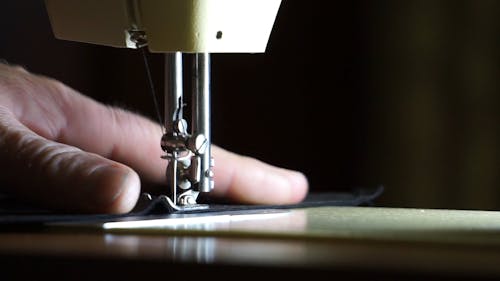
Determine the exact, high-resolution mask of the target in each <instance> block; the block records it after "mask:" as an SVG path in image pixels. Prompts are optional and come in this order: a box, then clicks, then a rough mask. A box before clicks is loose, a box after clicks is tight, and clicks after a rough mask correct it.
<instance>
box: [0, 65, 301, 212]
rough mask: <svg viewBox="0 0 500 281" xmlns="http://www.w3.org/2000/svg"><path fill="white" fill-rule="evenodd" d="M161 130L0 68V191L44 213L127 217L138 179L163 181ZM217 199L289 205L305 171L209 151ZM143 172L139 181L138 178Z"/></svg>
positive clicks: (24, 74) (136, 117) (17, 70)
mask: <svg viewBox="0 0 500 281" xmlns="http://www.w3.org/2000/svg"><path fill="white" fill-rule="evenodd" d="M160 138H161V129H160V126H159V125H158V124H156V123H154V122H152V121H151V120H149V119H147V118H145V117H142V116H140V115H137V114H134V113H132V112H129V111H126V110H123V109H120V108H116V107H112V106H107V105H103V104H100V103H98V102H97V101H95V100H92V99H90V98H89V97H86V96H84V95H82V94H80V93H78V92H76V91H74V90H73V89H71V88H70V87H68V86H66V85H64V84H62V83H61V82H58V81H56V80H53V79H50V78H47V77H44V76H40V75H35V74H32V73H29V72H28V71H26V70H25V69H23V68H20V67H14V66H8V65H5V64H1V63H0V169H1V171H2V173H1V175H0V192H1V193H8V194H12V195H14V196H17V197H20V198H23V199H24V200H27V201H29V202H32V203H35V204H37V205H39V206H43V207H46V208H50V209H54V210H60V211H67V212H80V213H126V212H128V211H130V210H131V209H132V208H133V207H134V206H135V204H136V202H137V200H138V197H139V194H140V193H141V192H145V191H147V190H141V179H142V180H144V181H147V182H152V183H157V184H161V183H164V182H165V183H166V179H165V169H166V165H167V161H166V160H163V159H161V158H160V156H161V155H162V154H163V151H162V150H161V148H160ZM212 153H213V157H214V160H215V163H216V165H215V167H214V174H215V179H214V180H215V185H216V186H215V189H214V190H213V191H212V193H211V194H213V195H214V196H216V197H223V198H227V199H229V200H232V201H234V202H238V203H248V204H289V203H297V202H299V201H301V200H302V199H303V198H304V197H305V195H306V193H307V190H308V184H307V179H306V178H305V176H304V175H303V174H302V173H299V172H295V171H290V170H286V169H283V168H278V167H274V166H271V165H268V164H266V163H263V162H261V161H259V160H256V159H253V158H250V157H246V156H241V155H237V154H234V153H231V152H229V151H226V150H224V149H222V148H219V147H217V146H213V147H212ZM139 175H140V177H141V178H140V177H139Z"/></svg>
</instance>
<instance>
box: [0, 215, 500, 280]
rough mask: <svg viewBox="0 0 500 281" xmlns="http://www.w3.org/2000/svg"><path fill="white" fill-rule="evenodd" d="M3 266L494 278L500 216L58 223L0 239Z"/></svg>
mask: <svg viewBox="0 0 500 281" xmlns="http://www.w3.org/2000/svg"><path fill="white" fill-rule="evenodd" d="M141 223H142V225H141ZM0 265H1V269H2V272H3V274H4V275H5V274H6V275H17V276H18V277H19V276H21V277H28V276H30V280H34V279H31V277H33V276H37V279H40V278H41V277H42V276H47V277H52V278H54V277H57V276H66V277H70V279H71V280H83V279H85V280H88V279H90V278H92V279H93V280H94V279H95V280H104V279H107V278H111V279H112V280H124V279H125V280H132V279H134V280H137V279H138V278H141V279H144V278H153V277H154V278H158V277H159V278H165V279H168V278H188V279H189V277H197V278H198V277H200V276H201V277H203V278H204V277H207V278H208V277H210V279H212V278H213V277H217V278H218V279H231V280H234V279H235V278H240V277H242V276H243V277H249V278H262V277H263V276H266V275H268V274H273V276H274V274H279V276H282V277H283V278H289V277H294V276H297V274H302V273H307V274H311V275H313V276H315V279H317V278H319V277H320V276H322V278H325V279H328V280H334V279H335V278H340V277H349V278H354V277H356V278H362V279H366V280H375V279H377V278H384V279H401V278H404V279H405V280H412V279H418V278H423V279H425V278H428V277H439V278H440V280H446V279H449V280H457V278H463V279H469V278H470V279H471V280H480V279H487V278H500V212H492V211H467V210H429V209H398V208H375V207H314V208H304V209H293V210H280V211H271V212H266V211H263V212H256V213H253V214H246V215H242V214H235V215H217V216H213V215H207V216H204V217H201V218H200V217H197V218H195V217H187V218H175V219H168V220H156V221H153V220H151V221H143V222H140V223H135V224H134V223H132V224H131V223H130V222H108V223H101V222H96V223H90V224H86V225H70V224H69V225H68V224H62V225H57V224H56V225H50V226H48V227H47V228H44V229H41V230H30V229H26V230H20V229H17V230H12V231H4V232H2V233H0ZM318 274H320V275H318ZM5 280H9V279H5ZM107 280H109V279H107Z"/></svg>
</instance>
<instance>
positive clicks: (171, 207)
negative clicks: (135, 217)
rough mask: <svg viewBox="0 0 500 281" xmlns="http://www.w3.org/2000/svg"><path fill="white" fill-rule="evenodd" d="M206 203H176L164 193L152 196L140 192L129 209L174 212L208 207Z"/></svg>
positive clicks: (134, 211) (142, 211) (146, 211)
mask: <svg viewBox="0 0 500 281" xmlns="http://www.w3.org/2000/svg"><path fill="white" fill-rule="evenodd" d="M209 207H210V206H209V205H208V204H198V203H196V204H188V205H176V204H174V202H173V201H172V199H170V198H169V197H168V196H166V195H158V196H152V195H151V194H149V193H142V194H141V196H140V198H139V200H138V201H137V204H136V206H135V207H134V209H133V210H132V211H131V212H132V213H155V214H158V213H166V214H170V213H174V212H190V211H199V210H207V209H209Z"/></svg>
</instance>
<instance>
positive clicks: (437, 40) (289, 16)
mask: <svg viewBox="0 0 500 281" xmlns="http://www.w3.org/2000/svg"><path fill="white" fill-rule="evenodd" d="M0 26H2V28H1V29H0V57H1V58H3V59H5V60H7V61H8V62H10V63H13V64H20V65H23V66H25V67H26V68H27V69H29V70H30V71H32V72H36V73H40V74H44V75H47V76H51V77H54V78H56V79H59V80H61V81H63V82H64V83H66V84H68V85H69V86H71V87H73V88H75V89H77V90H79V91H81V92H82V93H84V94H86V95H88V96H92V97H94V98H95V99H98V100H100V101H102V102H105V103H110V104H116V105H119V106H123V107H125V108H128V109H130V110H133V111H136V112H138V113H140V114H143V115H147V116H150V117H151V118H155V113H154V109H153V103H152V100H151V97H150V93H149V88H148V85H147V80H146V76H145V72H144V66H143V63H142V58H141V56H140V53H139V52H138V51H136V50H128V49H115V48H111V47H104V46H95V45H90V44H82V43H75V42H66V41H61V40H57V39H54V37H53V35H52V31H51V29H50V24H49V20H48V17H47V14H46V11H45V7H44V4H43V1H41V0H36V1H35V0H29V1H28V0H24V1H17V0H3V1H2V5H1V7H0ZM499 43H500V2H499V1H486V0H482V1H472V0H471V1H416V0H415V1H385V0H384V1H359V0H353V1H329V2H328V4H327V1H293V0H285V1H283V3H282V6H281V8H280V11H279V13H278V17H277V19H276V23H275V26H274V30H273V32H272V35H271V38H270V40H269V45H268V50H267V52H266V53H265V54H213V55H212V102H213V104H212V138H213V142H214V143H215V144H217V145H220V146H222V147H224V148H227V149H229V150H232V151H235V152H238V153H241V154H246V155H251V156H254V157H256V158H259V159H261V160H263V161H265V162H268V163H271V164H274V165H278V166H283V167H287V168H291V169H297V170H301V171H303V172H304V173H305V174H306V175H307V176H308V178H309V181H310V184H311V190H313V191H324V190H340V189H344V188H350V187H357V186H375V185H379V184H383V185H384V186H385V188H386V190H385V193H384V195H383V196H382V197H381V198H380V201H379V204H381V205H385V206H397V207H430V208H470V209H500V176H499V174H500V173H499V172H500V160H499V158H500V148H499V144H500V112H499V106H500V102H499V96H500V93H499V90H500V84H499V81H500V80H499V78H500V77H499V74H500V68H499V66H500V48H499V47H500V44H499ZM150 62H151V65H152V71H153V75H154V81H155V83H156V86H157V90H158V92H159V93H161V92H162V91H163V90H162V87H163V85H162V83H163V57H162V55H160V54H151V55H150ZM133 149H140V148H133Z"/></svg>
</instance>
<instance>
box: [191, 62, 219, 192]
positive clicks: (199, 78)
mask: <svg viewBox="0 0 500 281" xmlns="http://www.w3.org/2000/svg"><path fill="white" fill-rule="evenodd" d="M199 135H203V136H204V138H205V143H204V146H205V147H206V148H205V149H204V150H203V152H202V153H200V155H199V156H200V160H201V161H200V162H201V163H200V164H201V167H200V169H201V177H200V183H199V187H198V190H199V191H201V192H209V191H211V190H212V189H213V185H214V184H213V175H212V170H211V166H212V165H211V162H212V160H211V159H212V157H211V149H210V146H211V145H210V54H208V53H196V54H195V55H194V60H193V91H192V136H195V137H196V136H199Z"/></svg>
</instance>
